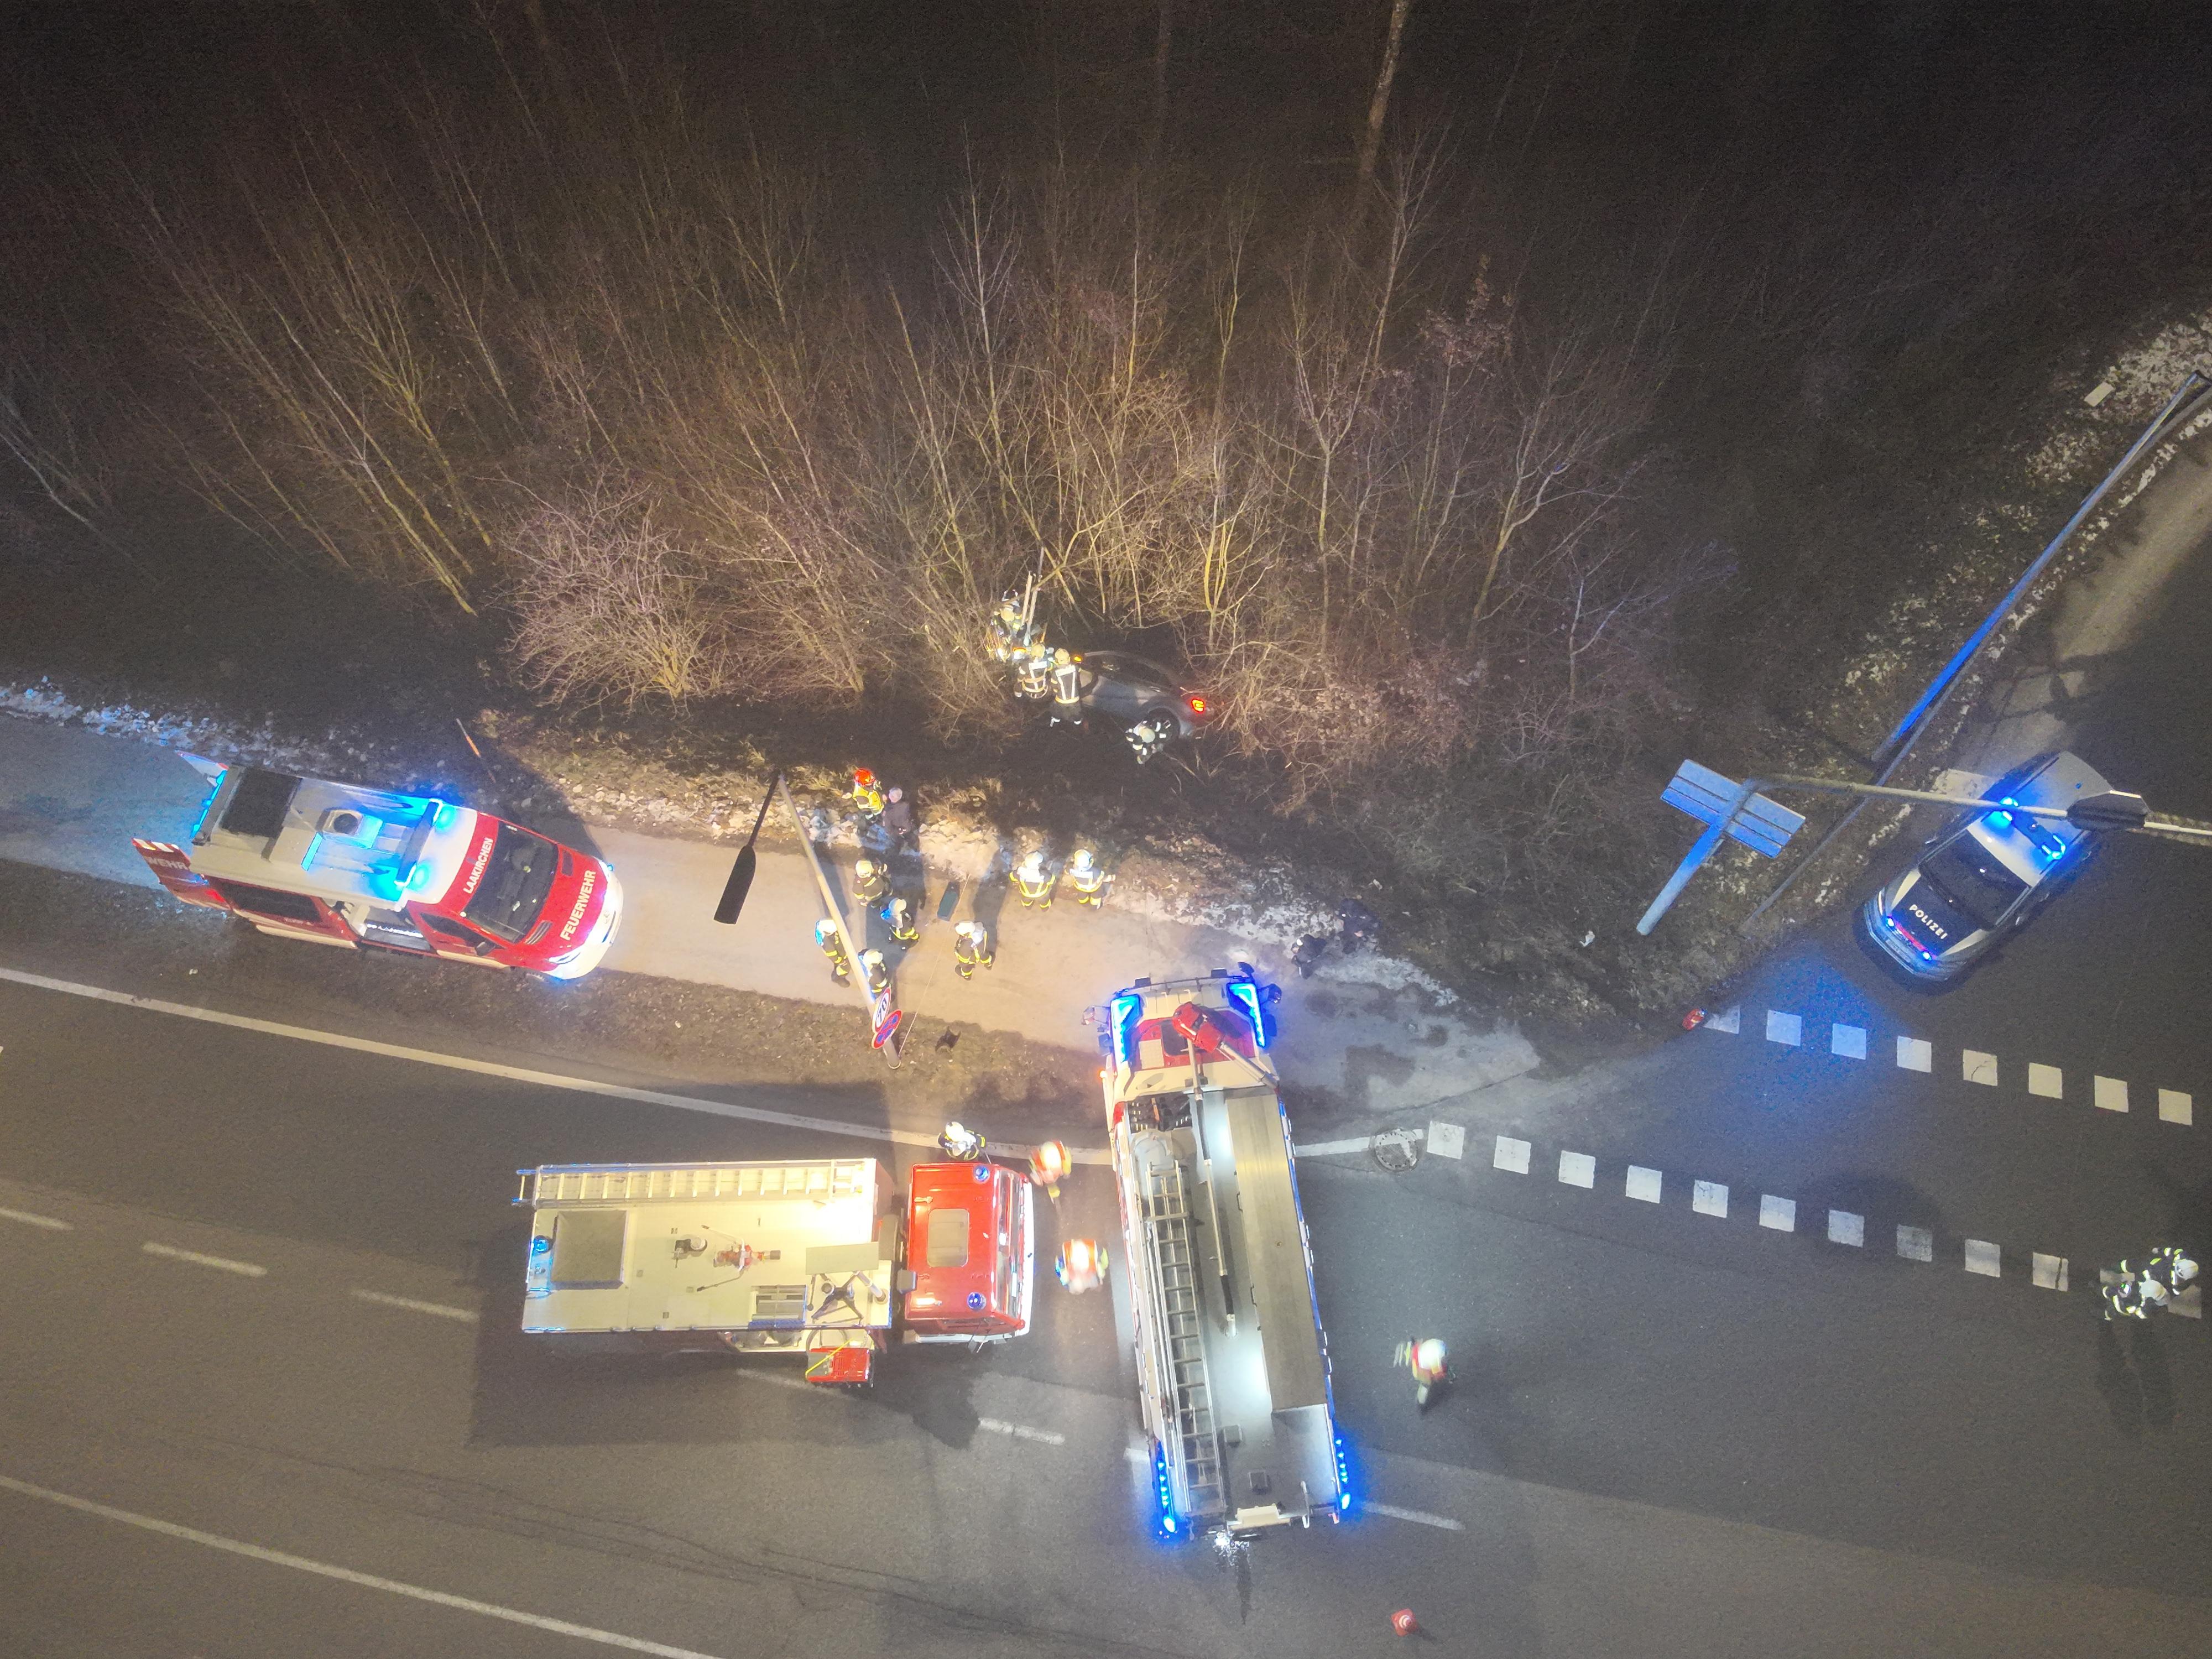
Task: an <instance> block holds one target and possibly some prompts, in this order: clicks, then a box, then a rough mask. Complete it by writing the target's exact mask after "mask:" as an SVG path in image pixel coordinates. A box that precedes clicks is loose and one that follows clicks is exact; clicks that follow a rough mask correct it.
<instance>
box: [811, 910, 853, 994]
mask: <svg viewBox="0 0 2212 1659" xmlns="http://www.w3.org/2000/svg"><path fill="white" fill-rule="evenodd" d="M814 942H815V944H817V945H820V946H821V947H822V954H823V956H825V957H829V977H830V978H831V979H833V980H835V981H836V982H837V983H838V984H840V985H842V984H844V983H845V981H848V980H849V979H851V978H852V977H853V963H852V958H851V957H848V956H847V955H846V954H845V941H844V940H843V939H840V938H838V937H837V924H836V922H834V921H830V920H829V917H827V916H824V917H823V918H822V920H821V921H817V922H816V923H815V924H814Z"/></svg>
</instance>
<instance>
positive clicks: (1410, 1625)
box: [1390, 1607, 1421, 1636]
mask: <svg viewBox="0 0 2212 1659" xmlns="http://www.w3.org/2000/svg"><path fill="white" fill-rule="evenodd" d="M1420 1627H1421V1622H1420V1620H1418V1619H1416V1618H1414V1617H1413V1608H1411V1607H1401V1608H1399V1609H1398V1611H1397V1612H1395V1613H1392V1614H1391V1615H1390V1628H1391V1629H1392V1630H1395V1631H1396V1632H1398V1634H1399V1635H1401V1636H1411V1635H1412V1634H1413V1632H1415V1631H1417V1630H1419V1629H1420Z"/></svg>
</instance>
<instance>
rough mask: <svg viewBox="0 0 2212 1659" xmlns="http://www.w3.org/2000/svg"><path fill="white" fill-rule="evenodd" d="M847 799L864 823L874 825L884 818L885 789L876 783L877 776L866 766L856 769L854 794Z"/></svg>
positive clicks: (850, 794)
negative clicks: (879, 818)
mask: <svg viewBox="0 0 2212 1659" xmlns="http://www.w3.org/2000/svg"><path fill="white" fill-rule="evenodd" d="M845 799H848V800H849V801H851V802H852V803H853V811H854V812H855V813H857V814H858V815H859V816H860V821H861V822H862V823H874V822H875V821H876V819H878V817H882V816H883V811H884V791H883V787H882V786H881V785H880V784H878V782H877V781H876V775H875V774H874V773H873V772H871V771H870V770H869V769H867V768H866V767H865V766H860V767H855V768H854V770H853V787H852V792H851V793H849V794H848V795H847V796H846V798H845Z"/></svg>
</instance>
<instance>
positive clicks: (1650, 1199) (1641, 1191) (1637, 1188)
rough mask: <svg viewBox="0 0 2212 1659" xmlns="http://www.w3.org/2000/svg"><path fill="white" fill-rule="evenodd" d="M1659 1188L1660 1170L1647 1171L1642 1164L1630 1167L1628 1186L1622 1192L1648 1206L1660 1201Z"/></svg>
mask: <svg viewBox="0 0 2212 1659" xmlns="http://www.w3.org/2000/svg"><path fill="white" fill-rule="evenodd" d="M1659 1186H1660V1175H1659V1171H1658V1170H1647V1169H1645V1168H1644V1166H1643V1165H1642V1164H1630V1165H1629V1166H1628V1181H1627V1184H1626V1186H1624V1187H1623V1188H1622V1189H1621V1190H1622V1191H1623V1192H1624V1193H1625V1194H1626V1195H1627V1196H1628V1197H1630V1198H1633V1199H1638V1200H1642V1201H1643V1202H1644V1203H1646V1204H1656V1203H1657V1202H1658V1201H1659Z"/></svg>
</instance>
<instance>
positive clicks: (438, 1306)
mask: <svg viewBox="0 0 2212 1659" xmlns="http://www.w3.org/2000/svg"><path fill="white" fill-rule="evenodd" d="M353 1295H354V1299H355V1300H356V1301H358V1302H374V1303H375V1304H377V1306H379V1307H380V1308H404V1309H406V1310H407V1311H408V1312H410V1313H421V1314H435V1315H437V1316H438V1317H439V1318H441V1319H462V1320H466V1321H467V1322H469V1323H470V1324H471V1325H473V1324H475V1323H476V1322H477V1321H478V1320H480V1319H482V1318H483V1315H482V1314H479V1313H478V1312H477V1310H475V1309H474V1308H452V1307H448V1306H447V1305H446V1304H444V1303H442V1302H417V1301H416V1299H415V1298H414V1297H411V1296H391V1295H388V1294H386V1292H385V1291H355V1292H354V1293H353Z"/></svg>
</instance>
